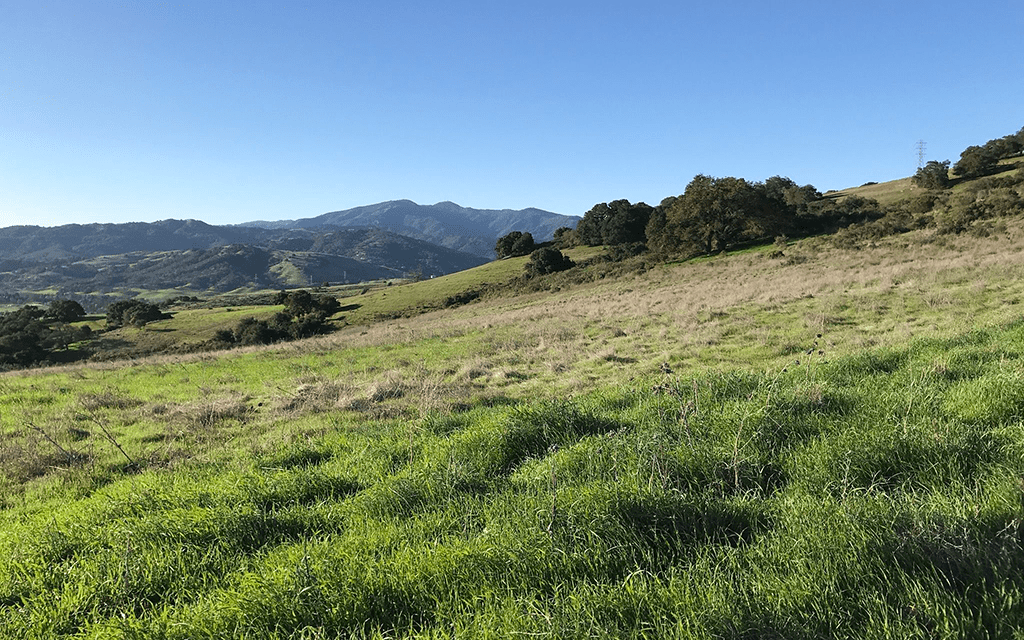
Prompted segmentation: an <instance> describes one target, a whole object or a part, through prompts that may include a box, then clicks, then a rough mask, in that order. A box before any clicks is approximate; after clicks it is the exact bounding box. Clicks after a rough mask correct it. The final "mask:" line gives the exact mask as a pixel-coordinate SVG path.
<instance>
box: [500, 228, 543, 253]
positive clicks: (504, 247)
mask: <svg viewBox="0 0 1024 640" xmlns="http://www.w3.org/2000/svg"><path fill="white" fill-rule="evenodd" d="M535 246H536V243H535V242H534V240H533V234H532V233H530V232H529V231H527V232H526V233H523V232H522V231H510V232H509V233H507V234H505V235H503V236H502V237H500V238H498V241H497V242H496V243H494V253H496V254H497V255H498V258H512V257H515V256H526V255H529V254H530V252H531V251H533V249H534V247H535Z"/></svg>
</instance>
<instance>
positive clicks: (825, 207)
mask: <svg viewBox="0 0 1024 640" xmlns="http://www.w3.org/2000/svg"><path fill="white" fill-rule="evenodd" d="M1022 152H1024V128H1022V129H1021V130H1020V131H1018V132H1017V133H1015V134H1012V135H1008V136H1004V137H1002V138H997V139H994V140H990V141H988V142H987V143H985V144H984V145H977V146H970V147H968V148H967V149H965V150H964V151H963V153H962V154H961V156H960V160H959V162H957V163H956V165H954V166H953V167H952V172H953V174H954V175H955V176H956V177H957V178H959V179H977V178H981V177H985V176H991V175H992V174H994V173H997V172H998V167H999V162H1000V160H1003V159H1005V158H1011V157H1014V156H1018V155H1020V154H1021V153H1022ZM949 173H950V163H949V161H944V162H936V161H931V162H929V163H927V164H926V165H925V166H923V167H922V168H921V169H919V170H918V172H917V174H916V175H915V176H914V182H915V184H916V185H917V186H920V187H924V188H925V189H948V188H949V187H950V186H952V184H953V182H954V181H953V179H952V178H951V177H950V175H949ZM987 179H988V180H989V182H985V181H981V182H980V183H979V184H978V185H977V186H978V189H984V190H985V191H986V194H985V195H986V201H987V204H979V200H978V198H973V201H972V202H968V201H967V199H965V197H952V196H948V195H947V196H936V195H934V194H925V195H922V196H919V197H916V198H911V199H909V200H908V201H906V202H900V203H897V204H895V205H890V206H882V205H881V204H879V203H878V202H877V201H876V200H873V199H870V198H864V197H860V196H845V197H842V198H836V197H833V196H830V195H829V194H822V193H820V192H819V191H818V190H817V189H816V188H815V187H814V186H813V185H809V184H807V185H800V184H797V183H796V182H794V181H793V180H792V179H790V178H788V177H783V176H773V177H771V178H768V179H766V180H764V181H748V180H746V179H744V178H736V177H722V178H718V177H712V176H708V175H697V176H695V177H694V178H693V180H691V181H690V183H689V184H688V185H687V186H686V188H685V190H684V191H683V193H681V194H680V195H677V196H670V197H668V198H665V199H664V200H662V201H661V202H660V203H659V204H658V205H657V206H653V207H652V206H650V205H648V204H646V203H643V202H637V203H631V202H629V201H628V200H615V201H612V202H602V203H599V204H596V205H594V206H593V207H592V208H591V209H590V210H589V211H587V212H586V213H585V214H584V216H583V218H582V219H581V220H580V221H579V223H578V224H577V226H576V228H575V229H570V228H567V227H566V228H562V229H559V230H558V231H556V232H555V240H554V242H553V243H552V244H553V245H554V246H556V247H561V248H566V247H571V246H576V245H585V246H608V247H610V248H611V249H610V251H611V253H612V254H614V255H615V256H618V257H620V258H626V257H630V256H634V255H637V254H641V253H648V254H651V255H653V256H656V257H658V258H664V259H679V258H686V257H692V256H697V255H706V254H711V253H716V252H720V251H725V250H728V249H732V248H736V247H740V246H743V245H747V244H751V243H757V242H764V241H770V240H772V239H774V238H779V237H787V238H795V237H806V236H811V235H821V234H835V233H836V232H839V231H843V233H842V234H839V235H838V236H837V237H838V238H839V239H841V240H851V239H853V240H856V239H857V238H862V237H878V236H881V235H888V234H890V233H898V232H903V231H909V230H911V229H913V228H920V227H925V226H934V227H936V228H938V229H939V230H940V231H948V232H960V231H963V230H965V229H967V228H969V227H971V225H972V223H973V222H975V221H977V220H979V219H983V218H990V217H993V216H996V215H1006V214H1011V213H1014V212H1016V211H1024V201H1022V200H1021V194H1020V193H1019V191H1020V190H1019V189H1018V188H1017V185H1018V184H1020V183H1021V182H1022V181H1021V180H1020V177H1019V176H1012V177H1009V178H1008V179H1006V180H1003V181H1002V182H999V181H994V179H993V178H987ZM539 247H540V245H535V243H534V242H533V238H532V236H530V235H529V234H524V233H521V232H518V231H514V232H512V233H510V234H508V235H506V236H503V237H502V238H499V240H498V242H497V244H496V246H495V251H496V253H497V254H498V256H499V258H501V257H509V256H516V255H531V263H532V256H533V255H534V253H535V252H536V250H537V249H538V248H539ZM550 259H551V258H550V257H549V258H548V260H550ZM560 264H561V266H560V268H558V269H555V270H561V269H567V268H569V266H568V265H567V264H562V263H560ZM548 272H550V271H548ZM539 273H541V272H538V271H537V270H536V269H534V268H532V267H531V266H530V265H529V264H528V266H527V276H530V275H538V274H539Z"/></svg>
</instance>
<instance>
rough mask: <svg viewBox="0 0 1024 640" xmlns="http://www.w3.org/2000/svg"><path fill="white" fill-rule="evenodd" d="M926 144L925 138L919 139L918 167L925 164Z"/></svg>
mask: <svg viewBox="0 0 1024 640" xmlns="http://www.w3.org/2000/svg"><path fill="white" fill-rule="evenodd" d="M925 146H926V144H925V141H924V140H918V141H917V168H918V169H920V168H921V167H923V166H924V148H925Z"/></svg>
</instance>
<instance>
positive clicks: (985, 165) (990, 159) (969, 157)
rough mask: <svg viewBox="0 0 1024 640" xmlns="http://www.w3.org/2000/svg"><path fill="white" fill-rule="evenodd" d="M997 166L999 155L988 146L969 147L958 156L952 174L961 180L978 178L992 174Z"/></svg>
mask: <svg viewBox="0 0 1024 640" xmlns="http://www.w3.org/2000/svg"><path fill="white" fill-rule="evenodd" d="M998 164H999V155H998V153H997V152H996V150H995V149H994V148H993V147H991V146H990V145H985V146H983V147H979V146H971V147H967V148H966V149H964V150H963V153H961V154H960V161H959V162H957V163H956V164H955V165H953V172H954V173H955V174H957V175H958V176H960V177H961V178H978V177H981V176H985V175H988V174H990V173H992V172H993V171H994V170H995V168H996V166H997V165H998Z"/></svg>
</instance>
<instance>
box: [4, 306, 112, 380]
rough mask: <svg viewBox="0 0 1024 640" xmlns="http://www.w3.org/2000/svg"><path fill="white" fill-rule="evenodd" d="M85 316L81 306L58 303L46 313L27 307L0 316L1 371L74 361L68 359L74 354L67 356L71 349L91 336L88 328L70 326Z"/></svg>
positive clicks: (39, 308)
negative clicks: (43, 363)
mask: <svg viewBox="0 0 1024 640" xmlns="http://www.w3.org/2000/svg"><path fill="white" fill-rule="evenodd" d="M84 316H85V310H84V309H83V308H82V305H80V304H79V303H77V302H75V301H74V300H55V301H54V302H52V303H51V304H50V306H49V307H48V308H46V309H43V308H41V307H38V306H35V305H26V306H24V307H22V308H20V309H18V310H17V311H11V312H8V313H0V369H8V368H12V367H27V366H32V365H34V364H39V363H42V362H51V361H55V360H67V359H71V358H69V357H67V356H68V355H75V354H69V353H68V349H69V347H70V346H71V345H73V344H74V343H76V342H81V341H83V340H87V339H89V337H91V335H92V330H91V329H90V328H89V327H88V326H87V325H82V326H72V325H71V324H69V323H72V322H75V321H76V320H80V319H82V318H83V317H84ZM83 355H84V352H83Z"/></svg>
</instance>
